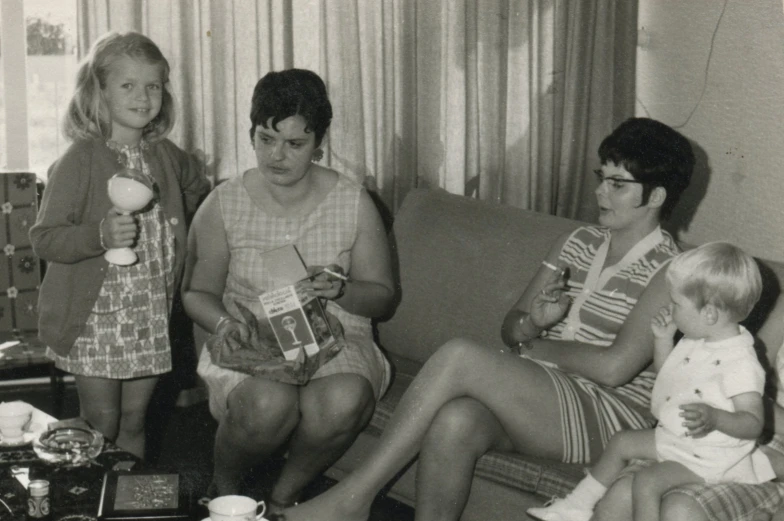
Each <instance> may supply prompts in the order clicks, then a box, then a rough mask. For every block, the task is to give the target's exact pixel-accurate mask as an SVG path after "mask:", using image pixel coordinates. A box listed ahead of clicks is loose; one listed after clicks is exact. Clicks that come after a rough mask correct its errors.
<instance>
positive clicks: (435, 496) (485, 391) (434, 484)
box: [285, 339, 599, 521]
mask: <svg viewBox="0 0 784 521" xmlns="http://www.w3.org/2000/svg"><path fill="white" fill-rule="evenodd" d="M585 413H586V414H587V415H589V416H590V415H592V414H593V410H592V409H590V408H586V409H585ZM560 415H561V413H560V408H559V404H558V398H557V394H556V392H555V388H554V385H553V383H552V380H551V378H550V376H549V375H548V374H547V373H546V372H545V371H544V370H543V369H542V367H541V366H539V365H538V364H536V363H534V362H532V361H530V360H525V359H521V358H518V357H516V356H514V355H512V354H510V353H505V352H497V351H493V350H490V349H487V348H486V347H483V346H480V345H477V344H475V343H474V342H472V341H468V340H461V339H457V340H452V341H450V342H448V343H447V344H445V345H444V346H442V347H441V348H440V349H439V350H438V351H437V352H436V353H434V354H433V356H432V357H431V358H430V359H429V360H428V361H427V362H426V363H425V365H424V366H423V367H422V369H421V370H420V372H419V374H418V375H417V377H416V378H415V379H414V381H413V382H412V384H411V386H410V387H409V388H408V390H407V391H406V393H405V394H404V395H403V398H402V399H401V400H400V403H399V404H398V406H397V407H396V409H395V412H394V414H393V416H392V418H391V419H390V421H389V424H388V425H387V427H386V428H385V429H384V432H383V434H382V436H381V439H380V440H379V443H378V446H377V449H376V450H375V451H374V452H373V453H372V454H371V455H370V456H369V457H368V459H367V460H365V461H364V462H363V463H362V464H361V465H360V466H359V467H358V468H357V469H356V470H355V471H354V472H352V473H351V474H350V475H349V476H347V477H346V478H344V479H343V480H342V481H340V482H339V483H338V484H336V485H335V486H334V487H333V488H332V489H330V490H328V491H327V492H325V493H324V494H322V495H321V496H319V497H317V498H314V499H313V500H310V501H307V502H305V503H303V504H301V505H298V506H297V507H294V508H291V509H287V510H286V512H285V514H286V520H287V521H304V520H315V519H318V520H321V521H365V520H366V519H367V517H368V514H369V511H370V505H371V503H372V502H373V499H374V498H375V496H376V494H377V493H378V491H379V490H380V489H381V488H382V487H383V486H384V485H385V484H386V483H387V482H388V481H389V480H390V479H391V478H392V477H393V476H394V475H395V474H396V473H397V472H398V471H399V470H400V469H402V468H403V467H404V466H405V465H406V464H407V463H408V462H409V461H410V460H411V459H412V458H413V457H414V456H416V454H417V453H418V452H419V451H420V450H421V451H422V454H421V455H420V462H419V467H420V469H419V473H418V491H417V520H426V519H427V520H430V519H445V520H447V519H458V518H459V515H460V513H461V512H462V509H463V507H464V505H465V501H466V499H467V497H468V492H469V490H470V485H471V480H472V478H473V467H474V464H475V462H476V460H477V459H478V458H479V456H481V455H482V454H484V453H485V452H486V451H487V450H489V449H491V448H494V449H501V450H510V449H511V450H515V451H517V452H520V453H525V454H530V455H535V456H540V457H547V458H551V459H556V460H560V459H561V458H562V456H563V452H564V449H563V442H562V435H561V430H562V429H561V417H560ZM587 423H588V424H589V425H597V422H596V421H594V420H593V418H590V419H589V421H587ZM595 430H597V432H589V433H588V435H589V436H599V433H598V427H596V429H595ZM445 477H446V480H445ZM437 489H438V490H437Z"/></svg>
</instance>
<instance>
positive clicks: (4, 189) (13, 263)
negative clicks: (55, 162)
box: [0, 172, 41, 336]
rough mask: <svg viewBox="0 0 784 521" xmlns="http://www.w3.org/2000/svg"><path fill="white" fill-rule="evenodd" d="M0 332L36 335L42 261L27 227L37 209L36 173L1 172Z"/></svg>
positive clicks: (33, 220)
mask: <svg viewBox="0 0 784 521" xmlns="http://www.w3.org/2000/svg"><path fill="white" fill-rule="evenodd" d="M0 210H2V211H0V247H2V249H3V253H2V262H0V332H2V333H9V332H10V333H13V334H15V335H18V334H24V336H29V335H30V334H32V335H33V336H35V334H36V333H37V330H38V290H39V287H40V284H41V263H40V260H39V259H38V257H36V256H35V255H34V254H33V248H32V246H31V245H30V238H29V237H28V231H29V230H30V227H31V226H32V225H33V224H34V223H35V217H36V213H37V211H38V190H37V187H36V176H35V174H30V173H16V172H9V173H5V172H0Z"/></svg>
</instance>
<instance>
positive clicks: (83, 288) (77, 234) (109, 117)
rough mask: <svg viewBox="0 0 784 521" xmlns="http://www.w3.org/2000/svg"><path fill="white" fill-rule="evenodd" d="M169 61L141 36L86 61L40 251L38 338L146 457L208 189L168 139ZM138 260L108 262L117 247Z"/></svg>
mask: <svg viewBox="0 0 784 521" xmlns="http://www.w3.org/2000/svg"><path fill="white" fill-rule="evenodd" d="M168 84H169V63H168V62H167V60H166V58H165V57H164V56H163V54H162V53H161V51H160V50H159V49H158V47H157V46H156V45H155V44H154V43H153V42H152V41H151V40H150V39H149V38H147V37H145V36H143V35H141V34H138V33H132V32H131V33H126V34H117V33H110V34H107V35H105V36H104V37H102V38H100V39H99V40H98V41H96V42H95V44H94V45H93V47H92V49H91V50H90V53H89V55H88V56H87V57H86V59H85V60H84V61H83V62H82V64H81V65H80V67H79V71H78V74H77V79H76V89H75V92H74V95H73V98H72V100H71V102H70V105H69V107H68V113H67V115H66V120H65V125H64V131H65V134H66V136H67V137H68V138H70V139H71V140H72V141H73V143H72V145H71V146H70V147H69V148H68V150H67V151H66V152H65V153H64V154H63V155H62V156H61V157H60V158H59V159H58V160H57V161H55V163H54V164H53V165H52V166H51V167H50V169H49V174H48V181H47V185H46V188H45V190H44V195H43V200H42V205H41V209H40V212H39V214H38V219H37V221H36V224H35V225H34V226H33V227H32V228H31V230H30V237H31V240H32V243H33V248H34V249H35V252H36V253H37V254H38V255H39V256H40V257H41V258H42V259H44V260H45V261H47V271H46V275H45V277H44V281H43V283H42V285H41V293H40V297H39V314H40V320H39V336H40V338H41V340H42V341H43V342H45V343H46V345H47V346H48V348H49V349H48V355H49V356H50V357H51V358H52V359H53V360H54V361H55V364H56V366H57V367H59V368H60V369H62V370H64V371H67V372H69V373H72V374H73V375H74V377H75V380H76V387H77V391H78V394H79V405H80V409H81V416H82V417H83V418H85V419H86V420H87V421H88V422H89V423H90V424H91V425H92V426H93V427H94V428H96V429H98V430H99V431H101V432H102V433H103V434H104V436H106V437H107V438H109V439H111V440H115V442H116V443H117V445H119V446H120V447H122V448H123V449H125V450H128V451H129V452H132V453H134V454H136V455H138V456H140V457H143V456H144V417H145V413H146V410H147V405H148V403H149V401H150V397H151V395H152V392H153V389H154V387H155V385H156V382H157V379H158V376H159V375H160V374H162V373H165V372H167V371H170V370H171V347H170V342H169V314H170V310H171V304H172V298H173V296H174V292H175V291H176V290H177V288H178V284H179V281H180V273H181V271H182V267H183V263H184V253H185V244H186V229H185V223H186V216H188V215H189V214H191V213H192V212H193V211H194V210H195V207H196V204H197V202H198V200H199V199H200V197H201V196H202V195H203V194H204V193H205V192H206V190H207V189H208V187H209V184H208V183H207V181H206V179H204V178H203V177H202V176H200V175H199V174H198V172H197V170H196V169H194V168H191V167H190V166H189V161H188V156H187V155H186V154H185V153H184V152H183V151H182V150H180V149H179V148H178V147H177V146H176V145H174V144H173V143H172V142H170V141H169V140H167V139H165V138H166V135H167V134H168V133H169V131H170V130H171V128H172V126H173V124H174V103H173V99H172V96H171V94H170V93H169V91H168ZM123 168H135V169H137V170H139V171H141V172H142V173H143V174H144V175H145V176H147V177H148V178H149V180H150V181H152V183H153V185H154V192H155V196H154V198H153V200H152V202H151V203H150V204H149V205H147V207H145V208H144V209H142V210H140V211H138V212H136V213H134V214H132V215H121V214H120V213H119V212H117V211H115V210H114V209H113V208H112V203H111V202H110V200H109V197H108V193H107V182H108V180H109V178H111V177H112V175H114V174H115V173H116V172H118V171H119V170H121V169H123ZM118 247H132V248H133V250H134V252H135V253H136V254H137V257H138V261H137V262H136V263H135V264H133V265H131V266H117V265H113V264H109V263H108V262H107V261H106V260H105V259H104V253H105V251H106V250H107V249H109V248H118Z"/></svg>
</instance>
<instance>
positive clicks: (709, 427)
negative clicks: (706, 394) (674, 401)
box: [680, 403, 716, 438]
mask: <svg viewBox="0 0 784 521" xmlns="http://www.w3.org/2000/svg"><path fill="white" fill-rule="evenodd" d="M680 408H681V411H682V412H681V414H680V415H681V417H682V418H683V419H684V420H686V421H684V422H683V426H684V427H686V429H688V432H687V433H686V435H687V436H691V437H692V438H702V437H703V436H707V435H708V434H710V433H711V432H713V431H715V430H716V409H714V408H713V407H711V406H710V405H708V404H705V403H685V404H683V405H681V406H680Z"/></svg>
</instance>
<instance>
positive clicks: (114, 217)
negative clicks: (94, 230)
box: [101, 208, 139, 248]
mask: <svg viewBox="0 0 784 521" xmlns="http://www.w3.org/2000/svg"><path fill="white" fill-rule="evenodd" d="M138 233H139V227H138V225H137V224H136V219H135V218H134V217H133V216H132V215H123V214H121V213H119V212H118V211H117V210H115V209H114V208H112V209H111V210H109V212H107V214H106V217H105V218H104V220H103V221H101V237H102V238H103V245H104V246H105V247H107V248H126V247H130V246H133V243H134V242H135V241H136V235H137V234H138Z"/></svg>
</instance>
